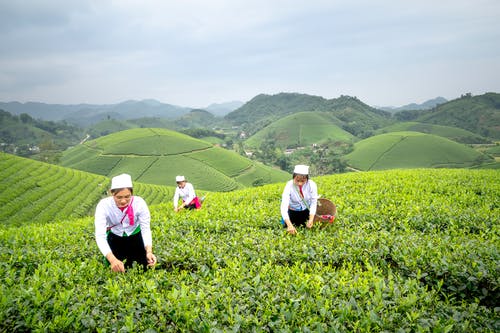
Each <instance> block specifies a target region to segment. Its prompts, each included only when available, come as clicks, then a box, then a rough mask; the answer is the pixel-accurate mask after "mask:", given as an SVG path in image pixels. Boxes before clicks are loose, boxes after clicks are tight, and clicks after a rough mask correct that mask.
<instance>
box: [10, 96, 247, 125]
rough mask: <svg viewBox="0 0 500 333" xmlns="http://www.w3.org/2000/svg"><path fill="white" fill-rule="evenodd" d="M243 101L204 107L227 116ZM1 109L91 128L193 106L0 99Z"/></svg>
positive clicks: (181, 113)
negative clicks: (110, 122) (48, 102)
mask: <svg viewBox="0 0 500 333" xmlns="http://www.w3.org/2000/svg"><path fill="white" fill-rule="evenodd" d="M241 105H243V102H238V101H232V102H227V103H220V104H211V105H209V106H208V107H206V108H204V110H206V111H209V112H210V113H212V114H213V115H216V116H224V115H226V114H228V113H229V112H231V111H233V110H236V109H237V108H239V107H240V106H241ZM0 110H4V111H7V112H10V113H11V114H14V115H20V114H22V113H26V114H28V115H30V116H31V117H33V118H34V119H42V120H50V121H66V122H68V123H70V124H74V125H77V126H80V127H87V126H90V125H93V124H96V123H99V122H101V121H104V120H109V119H116V120H129V119H137V118H155V117H156V118H166V119H175V118H178V117H181V116H184V115H186V114H188V113H189V112H190V111H191V110H193V108H189V107H183V106H177V105H172V104H166V103H161V102H159V101H157V100H154V99H145V100H141V101H135V100H129V101H125V102H121V103H117V104H74V105H65V104H46V103H39V102H27V103H20V102H0Z"/></svg>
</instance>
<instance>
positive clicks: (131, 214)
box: [127, 197, 134, 225]
mask: <svg viewBox="0 0 500 333" xmlns="http://www.w3.org/2000/svg"><path fill="white" fill-rule="evenodd" d="M132 202H134V197H132V199H130V203H129V204H128V207H127V216H128V220H129V221H130V225H134V208H132Z"/></svg>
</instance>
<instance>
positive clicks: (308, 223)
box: [306, 220, 314, 229]
mask: <svg viewBox="0 0 500 333" xmlns="http://www.w3.org/2000/svg"><path fill="white" fill-rule="evenodd" d="M313 224H314V220H309V221H307V224H306V227H307V228H308V229H311V228H312V226H313Z"/></svg>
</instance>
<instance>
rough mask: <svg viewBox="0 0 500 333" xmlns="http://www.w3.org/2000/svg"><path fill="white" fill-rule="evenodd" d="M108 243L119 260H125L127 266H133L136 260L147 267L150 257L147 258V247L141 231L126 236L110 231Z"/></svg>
mask: <svg viewBox="0 0 500 333" xmlns="http://www.w3.org/2000/svg"><path fill="white" fill-rule="evenodd" d="M108 244H109V247H110V248H111V251H112V252H113V254H114V255H115V257H116V258H117V259H118V260H121V261H124V260H125V267H126V268H130V267H132V264H133V263H134V262H137V263H138V264H140V265H142V266H143V268H144V269H146V268H147V266H148V259H147V258H146V249H145V248H144V241H143V240H142V234H141V232H140V231H139V232H138V233H136V234H135V235H130V236H125V237H120V236H117V235H115V234H114V233H112V232H110V233H109V234H108Z"/></svg>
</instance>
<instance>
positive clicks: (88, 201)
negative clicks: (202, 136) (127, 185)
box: [0, 153, 201, 225]
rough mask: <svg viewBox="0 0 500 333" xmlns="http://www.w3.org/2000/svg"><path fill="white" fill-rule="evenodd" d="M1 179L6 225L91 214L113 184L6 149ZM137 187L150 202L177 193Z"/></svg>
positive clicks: (0, 162) (0, 201)
mask: <svg viewBox="0 0 500 333" xmlns="http://www.w3.org/2000/svg"><path fill="white" fill-rule="evenodd" d="M0 179H1V180H0V193H1V194H2V195H1V196H0V205H1V206H0V207H1V209H0V220H1V221H2V224H3V225H7V224H14V225H22V224H27V223H37V224H44V223H47V222H52V221H55V220H61V219H62V220H67V219H69V218H72V217H73V218H75V217H83V216H88V215H91V214H92V212H93V210H94V208H95V205H96V204H97V202H98V201H99V200H100V199H101V198H102V197H104V196H106V195H107V194H106V192H107V190H108V188H109V185H110V179H109V178H108V177H104V176H100V175H96V174H91V173H88V172H83V171H78V170H74V169H69V168H63V167H60V166H57V165H52V164H48V163H42V162H38V161H34V160H31V159H26V158H22V157H18V156H15V155H11V154H5V153H0ZM134 188H135V190H136V191H138V192H140V193H142V196H143V197H144V198H145V199H146V200H147V202H148V203H150V204H158V203H162V202H165V201H166V200H170V199H171V198H172V197H173V195H174V187H167V186H159V185H152V184H142V183H139V182H136V183H135V185H134ZM200 193H201V192H200Z"/></svg>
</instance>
